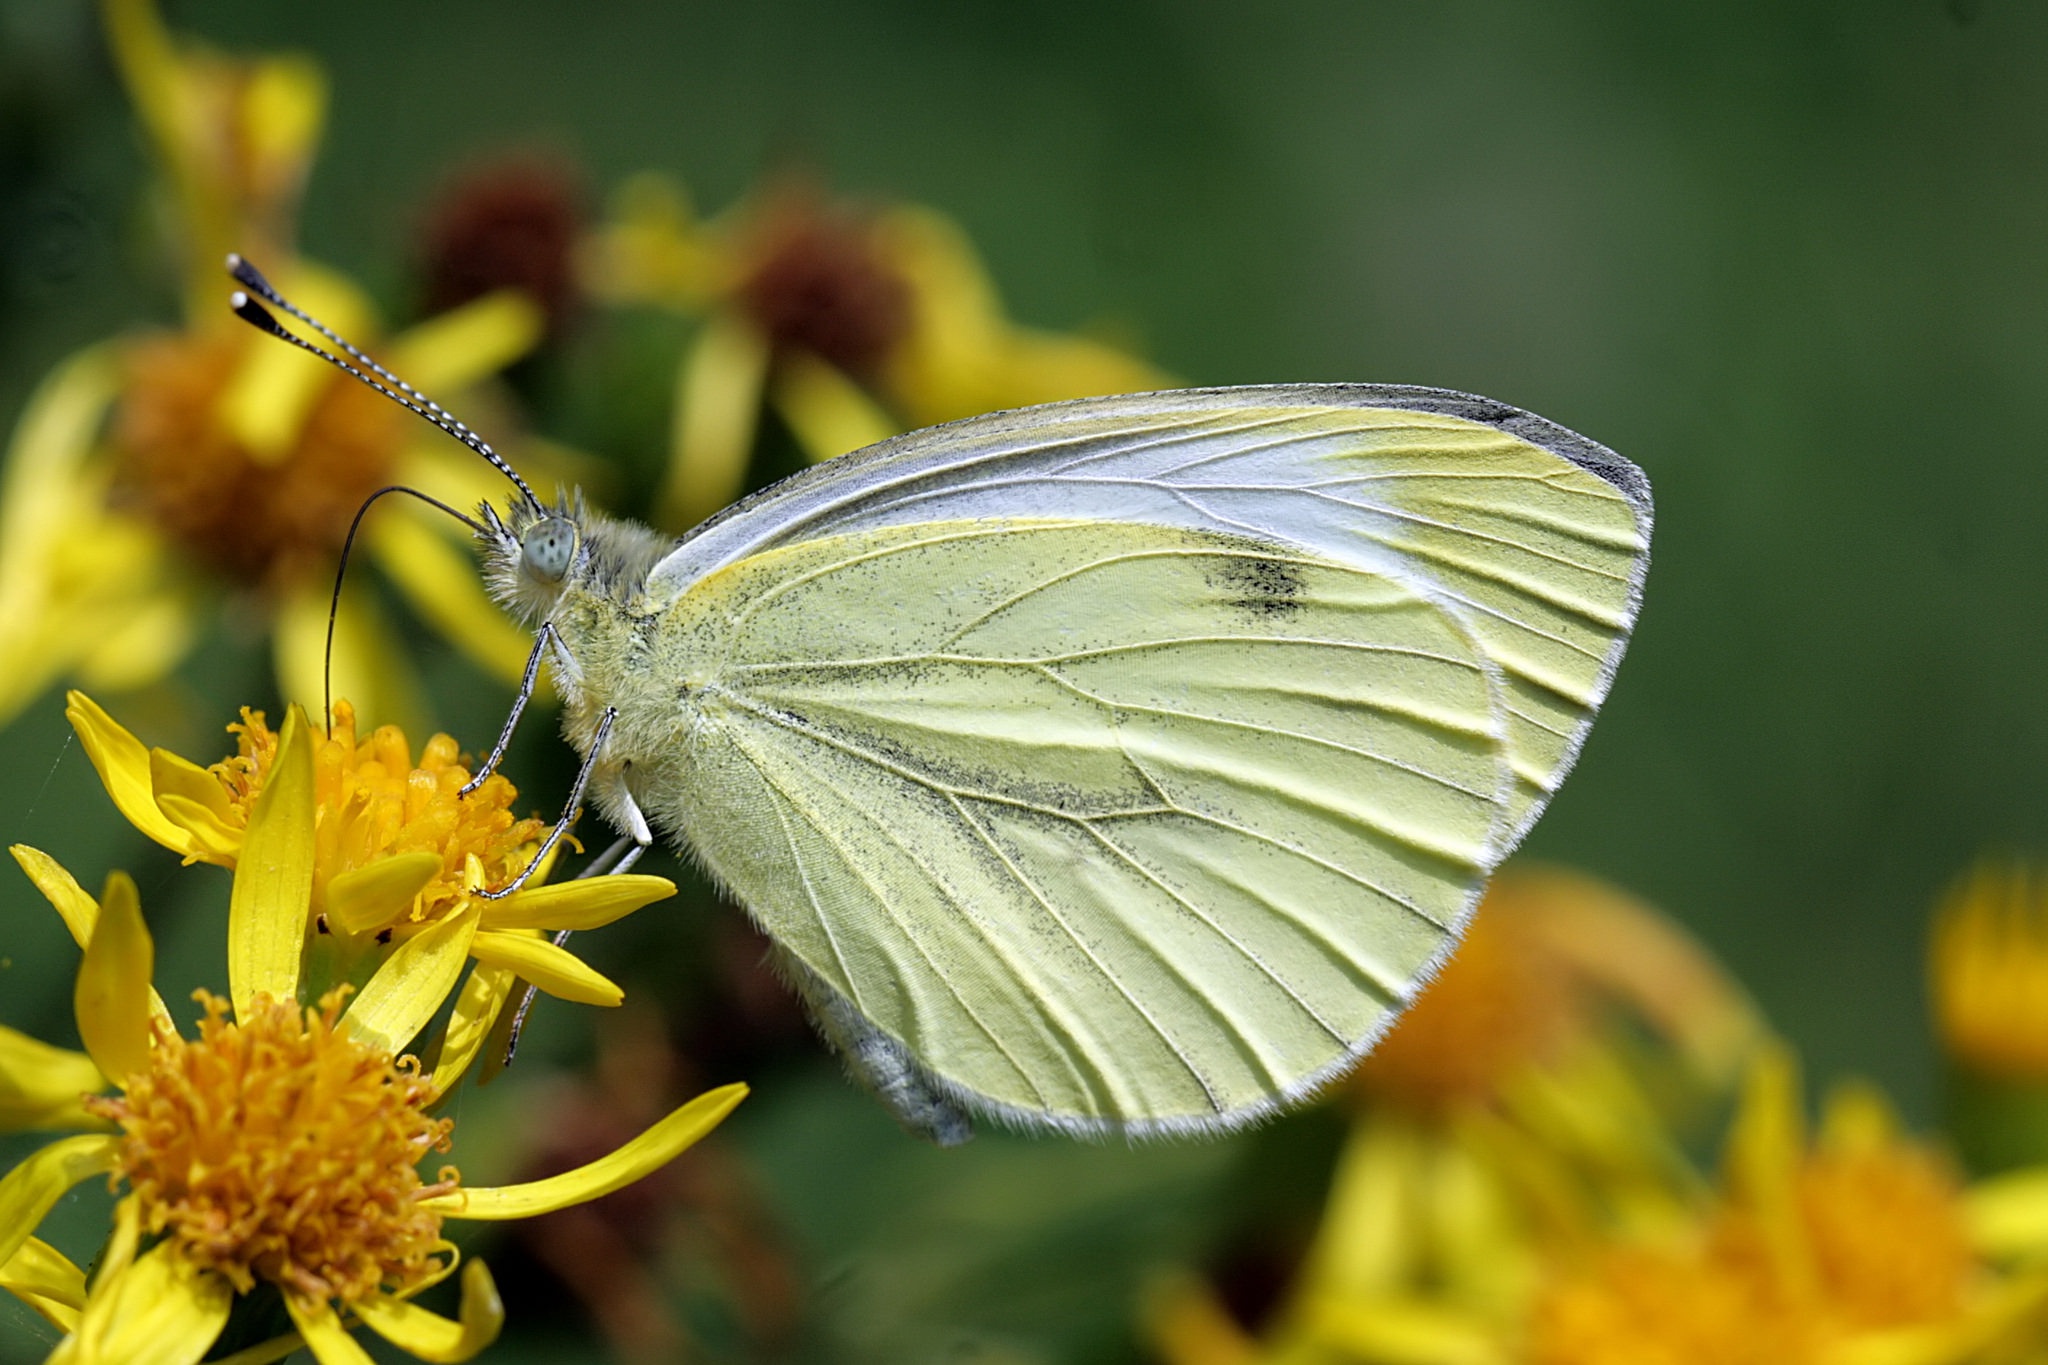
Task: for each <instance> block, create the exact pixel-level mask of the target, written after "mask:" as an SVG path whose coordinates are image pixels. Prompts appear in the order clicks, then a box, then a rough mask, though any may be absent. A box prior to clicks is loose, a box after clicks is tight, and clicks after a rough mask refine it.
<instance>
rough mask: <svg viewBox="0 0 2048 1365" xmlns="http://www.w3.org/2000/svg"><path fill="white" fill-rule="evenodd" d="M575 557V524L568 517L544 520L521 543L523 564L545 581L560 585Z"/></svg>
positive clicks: (520, 552) (528, 532)
mask: <svg viewBox="0 0 2048 1365" xmlns="http://www.w3.org/2000/svg"><path fill="white" fill-rule="evenodd" d="M575 555H576V523H575V522H573V521H570V520H569V519H568V518H567V517H543V518H542V519H541V520H539V521H537V522H535V523H534V524H533V527H532V529H531V530H529V531H527V533H526V536H525V538H524V539H522V540H521V541H520V542H519V558H520V562H521V563H522V564H523V565H525V567H526V571H527V572H528V573H530V574H532V575H533V576H534V577H535V578H538V579H541V580H542V581H543V582H548V583H559V582H561V581H562V579H563V577H564V576H566V575H567V574H568V572H569V561H570V560H571V559H573V558H574V557H575Z"/></svg>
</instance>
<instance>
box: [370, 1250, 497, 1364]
mask: <svg viewBox="0 0 2048 1365" xmlns="http://www.w3.org/2000/svg"><path fill="white" fill-rule="evenodd" d="M349 1307H350V1308H352V1309H353V1310H354V1311H355V1315H356V1316H357V1317H359V1318H361V1319H362V1320H363V1326H365V1327H367V1328H369V1329H370V1330H371V1331H372V1332H375V1333H376V1334H377V1335H378V1336H380V1337H382V1338H384V1340H386V1341H388V1342H390V1343H391V1344H392V1345H393V1346H396V1347H397V1348H398V1349H399V1350H401V1351H404V1352H406V1353H407V1354H409V1355H415V1356H418V1357H419V1358H420V1359H421V1360H426V1361H433V1362H435V1365H447V1363H448V1362H454V1361H462V1360H468V1359H469V1358H470V1357H471V1356H474V1355H475V1354H476V1353H477V1352H478V1351H481V1350H483V1349H484V1347H486V1346H488V1345H490V1344H491V1343H492V1342H494V1341H496V1340H497V1339H498V1331H499V1329H500V1328H502V1327H503V1326H504V1325H505V1303H504V1300H502V1299H500V1298H499V1297H498V1286H497V1285H496V1284H495V1283H493V1282H492V1280H491V1272H490V1271H488V1270H486V1269H485V1268H484V1263H483V1262H482V1261H470V1262H469V1263H467V1264H466V1265H464V1266H463V1267H462V1308H461V1313H462V1320H461V1321H460V1322H451V1321H450V1320H449V1319H447V1318H444V1317H442V1316H441V1315H440V1314H439V1313H429V1312H428V1311H427V1310H426V1309H424V1308H421V1307H419V1306H417V1305H415V1304H411V1303H407V1302H406V1301H404V1300H402V1299H394V1298H391V1297H389V1296H388V1295H384V1294H376V1295H372V1296H371V1297H369V1298H367V1299H360V1300H358V1301H357V1302H355V1303H352V1304H350V1305H349Z"/></svg>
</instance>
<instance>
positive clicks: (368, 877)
mask: <svg viewBox="0 0 2048 1365" xmlns="http://www.w3.org/2000/svg"><path fill="white" fill-rule="evenodd" d="M440 871H441V855H440V854H438V853H428V852H426V851H424V850H422V851H420V852H417V853H399V854H395V855H393V856H392V857H389V858H379V859H378V860H377V861H376V862H374V863H370V864H368V865H366V866H363V867H353V868H350V869H349V870H348V871H346V872H343V873H341V874H340V875H338V876H336V877H334V878H333V879H331V880H330V881H329V882H328V883H327V895H326V909H327V921H328V924H329V927H331V928H333V929H335V930H337V931H338V932H341V933H344V934H361V933H366V932H368V931H369V930H372V929H381V928H383V927H384V926H385V925H387V924H392V923H395V922H396V921H398V920H399V919H402V918H403V917H404V916H406V915H407V914H409V913H410V912H411V910H412V902H413V897H415V896H417V895H419V893H420V892H422V891H424V890H425V889H426V886H427V883H428V882H430V881H432V880H434V878H435V877H436V876H437V875H439V873H440Z"/></svg>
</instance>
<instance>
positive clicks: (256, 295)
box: [227, 251, 546, 521]
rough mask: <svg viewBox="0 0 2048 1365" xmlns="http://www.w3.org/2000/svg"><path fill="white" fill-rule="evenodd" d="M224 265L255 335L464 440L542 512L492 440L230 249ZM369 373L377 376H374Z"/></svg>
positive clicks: (235, 304)
mask: <svg viewBox="0 0 2048 1365" xmlns="http://www.w3.org/2000/svg"><path fill="white" fill-rule="evenodd" d="M227 265H228V274H230V275H232V276H234V277H235V281H236V282H237V283H238V284H240V285H241V286H242V288H241V289H237V290H236V291H235V292H234V293H232V294H230V295H229V296H228V306H229V307H230V308H232V309H234V311H235V316H236V317H238V318H240V319H241V320H242V321H244V322H246V323H248V324H249V325H250V326H252V327H254V328H256V329H257V330H258V331H262V332H268V333H270V335H272V336H274V337H276V338H277V339H278V340H280V341H288V342H290V343H291V344H292V345H294V346H296V347H298V348H299V349H300V350H302V351H308V352H310V353H312V354H313V355H317V356H319V357H320V358H321V359H322V360H324V361H326V362H327V363H328V364H330V365H332V366H334V367H335V368H336V369H338V370H340V371H342V372H343V373H344V374H350V375H354V376H355V377H356V378H357V379H360V380H362V381H363V383H365V384H367V385H369V386H370V387H371V388H373V389H375V390H376V391H377V392H378V393H381V394H383V395H384V396H385V397H386V398H389V399H390V400H391V401H392V402H394V403H396V404H398V405H399V406H400V407H402V408H404V409H405V410H406V411H408V412H410V413H412V414H414V415H415V416H417V417H421V418H424V419H425V420H427V421H429V422H432V423H433V424H434V425H435V426H437V427H439V428H440V429H441V430H442V431H445V432H447V433H448V434H449V435H450V436H453V437H454V438H455V439H456V440H458V441H460V442H462V444H464V445H466V446H468V447H469V448H470V449H471V450H473V451H475V452H476V453H477V454H479V455H481V456H483V457H484V458H485V459H486V460H489V461H490V462H491V466H492V467H493V468H495V469H496V470H497V471H498V472H499V473H500V474H503V475H504V476H505V477H506V478H508V479H510V480H511V481H512V486H513V487H515V488H517V489H518V490H519V496H520V497H522V498H524V499H526V505H527V506H528V507H530V508H532V509H533V510H534V511H535V512H541V513H544V512H545V510H546V509H544V508H543V507H542V506H541V502H540V499H539V498H537V497H535V496H534V494H533V490H532V489H531V488H529V487H527V485H526V480H524V479H522V478H520V477H519V473H518V471H517V470H515V469H513V468H512V466H511V465H509V464H507V463H505V457H504V456H502V455H500V454H499V453H498V452H497V451H495V450H493V449H491V446H490V442H488V441H486V440H484V438H483V437H481V436H479V435H477V434H476V433H475V432H474V431H471V430H470V429H469V428H468V427H467V426H466V425H464V424H463V423H462V422H460V421H458V420H457V419H456V418H455V416H454V415H453V414H452V413H450V412H449V411H448V409H446V408H444V407H442V406H441V405H440V404H439V403H436V402H435V401H434V400H433V399H431V398H429V397H427V396H426V395H425V394H423V393H421V392H420V391H419V390H418V389H416V388H414V387H413V386H412V385H410V384H408V383H406V382H405V381H404V380H403V379H400V378H399V377H398V376H397V375H395V374H393V373H391V371H389V370H387V369H385V368H384V367H383V366H382V365H379V364H378V363H377V362H376V361H375V360H372V359H371V358H370V357H369V356H368V355H365V354H364V353H363V352H362V351H361V350H360V349H358V348H357V347H355V346H354V345H351V344H350V343H349V341H348V339H347V338H346V337H344V336H342V335H341V334H340V333H339V332H336V331H335V330H334V329H333V328H331V327H329V326H328V325H327V324H326V323H324V322H321V321H320V320H319V319H318V318H316V317H314V316H313V315H312V314H311V313H308V312H306V311H305V310H304V309H303V308H300V307H299V306H298V305H297V304H294V303H293V302H291V300H289V299H287V298H286V297H285V296H284V295H282V294H280V293H278V292H277V289H276V287H275V286H273V285H272V284H271V283H270V281H269V280H267V279H265V278H264V277H263V272H262V271H260V270H258V269H257V268H256V267H255V266H253V265H251V264H249V263H248V262H247V261H245V260H243V259H242V258H241V257H240V256H238V255H236V254H235V253H234V252H232V251H231V252H229V253H228V261H227ZM244 290H246V291H247V292H246V293H245V292H243V291H244ZM257 299H262V300H263V302H264V303H268V304H270V305H271V306H272V307H274V308H277V309H278V310H279V311H281V312H284V313H287V314H289V315H291V316H292V317H294V318H297V319H298V320H299V321H300V322H302V323H304V324H305V325H306V326H308V327H310V328H312V329H313V330H314V331H316V332H318V333H319V334H320V335H321V336H323V337H325V338H327V340H329V341H330V342H332V343H334V345H335V346H336V347H337V348H339V349H340V350H341V351H342V353H343V354H345V355H347V356H348V357H349V360H353V361H354V362H355V364H353V365H352V364H350V363H349V360H343V359H342V358H341V356H338V355H336V354H334V352H333V351H329V350H326V349H324V348H323V347H320V346H317V345H315V344H314V343H312V342H310V341H308V340H306V339H305V338H304V337H302V336H300V335H298V334H297V333H296V332H291V331H287V330H286V329H285V327H284V324H282V323H280V322H279V321H278V320H277V319H276V318H275V317H274V316H272V315H271V312H270V310H269V309H268V308H265V307H264V306H263V303H258V302H257ZM358 367H360V368H358ZM373 375H374V376H375V378H372V376H373ZM464 520H465V521H466V520H468V518H466V517H465V518H464Z"/></svg>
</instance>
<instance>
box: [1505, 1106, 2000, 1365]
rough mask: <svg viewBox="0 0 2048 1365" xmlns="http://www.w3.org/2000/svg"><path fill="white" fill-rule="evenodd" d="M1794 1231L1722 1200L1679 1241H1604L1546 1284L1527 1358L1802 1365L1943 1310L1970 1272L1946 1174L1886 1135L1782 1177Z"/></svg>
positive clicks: (1615, 1364)
mask: <svg viewBox="0 0 2048 1365" xmlns="http://www.w3.org/2000/svg"><path fill="white" fill-rule="evenodd" d="M1793 1195H1794V1201H1795V1210H1796V1211H1795V1215H1794V1216H1795V1229H1794V1236H1793V1238H1792V1239H1791V1243H1790V1245H1789V1246H1788V1244H1787V1242H1786V1239H1784V1238H1782V1237H1781V1238H1772V1237H1770V1236H1769V1235H1768V1233H1767V1231H1766V1229H1765V1228H1764V1226H1763V1225H1762V1223H1761V1222H1760V1221H1759V1219H1758V1218H1757V1217H1756V1215H1755V1214H1753V1213H1751V1212H1748V1211H1746V1210H1742V1209H1737V1208H1729V1209H1724V1210H1723V1211H1722V1212H1721V1213H1720V1214H1719V1215H1718V1216H1717V1217H1716V1218H1715V1219H1714V1220H1713V1222H1712V1223H1711V1224H1710V1226H1709V1228H1708V1229H1707V1231H1706V1234H1705V1235H1704V1236H1703V1237H1701V1238H1700V1239H1699V1241H1698V1242H1697V1243H1696V1244H1694V1245H1691V1246H1687V1247H1675V1248H1674V1247H1623V1248H1617V1249H1613V1250H1610V1251H1608V1252H1606V1253H1605V1254H1604V1255H1602V1256H1601V1257H1600V1258H1598V1259H1597V1260H1596V1261H1595V1263H1594V1264H1593V1265H1592V1266H1591V1267H1589V1268H1587V1269H1586V1270H1585V1271H1584V1272H1583V1273H1581V1274H1579V1275H1577V1276H1573V1277H1570V1278H1567V1279H1564V1280H1561V1281H1559V1282H1558V1283H1556V1284H1553V1285H1552V1286H1550V1287H1549V1289H1548V1290H1547V1291H1546V1292H1545V1293H1544V1295H1543V1296H1542V1297H1541V1298H1540V1299H1539V1300H1538V1302H1537V1305H1536V1309H1535V1312H1534V1315H1533V1317H1532V1320H1531V1330H1530V1342H1531V1350H1530V1354H1529V1359H1530V1360H1531V1361H1532V1362H1534V1365H1624V1362H1626V1365H1645V1363H1653V1365H1747V1363H1748V1362H1755V1365H1803V1362H1808V1361H1815V1360H1819V1359H1822V1358H1824V1357H1825V1356H1826V1353H1827V1352H1828V1351H1829V1350H1830V1349H1831V1348H1832V1347H1833V1346H1834V1345H1836V1344H1839V1343H1841V1342H1842V1341H1844V1340H1845V1339H1848V1338H1851V1337H1853V1336H1855V1335H1856V1334H1857V1333H1860V1332H1867V1331H1873V1330H1879V1329H1885V1328H1896V1327H1909V1326H1915V1325H1922V1324H1930V1323H1939V1322H1943V1321H1947V1320H1951V1319H1953V1318H1954V1317H1955V1316H1956V1315H1957V1314H1959V1313H1960V1312H1961V1311H1962V1306H1963V1293H1964V1289H1965V1287H1966V1286H1967V1284H1968V1282H1969V1278H1970V1276H1971V1275H1972V1274H1973V1273H1974V1271H1975V1269H1976V1262H1975V1259H1974V1257H1973V1255H1972V1253H1971V1251H1970V1247H1969V1243H1968V1240H1967V1238H1966V1235H1965V1230H1964V1227H1963V1223H1962V1217H1961V1213H1960V1210H1959V1207H1958V1199H1957V1195H1958V1191H1957V1187H1956V1183H1955V1180H1954V1178H1953V1177H1952V1176H1951V1175H1950V1174H1949V1172H1948V1170H1947V1168H1946V1167H1945V1166H1944V1165H1943V1164H1942V1163H1941V1162H1940V1161H1939V1160H1938V1159H1937V1158H1936V1157H1935V1155H1934V1154H1933V1153H1932V1152H1929V1151H1928V1150H1926V1149H1925V1148H1921V1147H1918V1146H1915V1145H1913V1144H1910V1143H1906V1142H1899V1141H1890V1142H1886V1143H1883V1144H1879V1145H1873V1146H1869V1147H1862V1148H1857V1149H1853V1150H1829V1149H1826V1148H1823V1149H1822V1150H1820V1151H1817V1152H1814V1153H1812V1154H1810V1155H1809V1156H1807V1157H1806V1158H1805V1159H1804V1160H1803V1161H1802V1163H1801V1165H1800V1168H1799V1170H1798V1172H1797V1174H1796V1176H1795V1179H1794V1185H1793Z"/></svg>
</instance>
